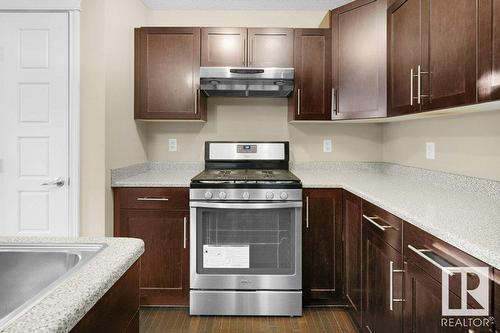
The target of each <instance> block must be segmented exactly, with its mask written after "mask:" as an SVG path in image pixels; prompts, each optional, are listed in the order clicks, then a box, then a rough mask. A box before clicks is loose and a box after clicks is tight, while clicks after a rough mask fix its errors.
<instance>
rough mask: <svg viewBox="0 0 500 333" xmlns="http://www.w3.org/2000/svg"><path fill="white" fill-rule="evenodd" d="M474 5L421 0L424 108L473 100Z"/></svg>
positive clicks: (464, 0) (462, 1) (468, 1)
mask: <svg viewBox="0 0 500 333" xmlns="http://www.w3.org/2000/svg"><path fill="white" fill-rule="evenodd" d="M476 7H477V4H476V1H471V0H422V54H423V55H424V56H423V57H422V71H423V74H422V75H421V80H422V87H421V95H422V96H423V97H422V103H423V104H422V108H423V111H427V110H433V109H442V108H446V107H453V106H460V105H465V104H473V103H475V102H476V22H477V20H476V14H477V8H476ZM426 73H428V74H426ZM417 93H418V87H417Z"/></svg>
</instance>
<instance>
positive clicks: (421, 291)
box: [403, 262, 467, 333]
mask: <svg viewBox="0 0 500 333" xmlns="http://www.w3.org/2000/svg"><path fill="white" fill-rule="evenodd" d="M405 289H406V290H405V297H406V304H405V309H404V320H403V321H404V331H405V332H425V333H441V332H464V331H467V330H466V329H460V328H458V329H457V328H446V327H443V326H441V319H442V318H443V317H442V315H441V313H442V312H441V311H442V302H441V283H439V282H438V281H436V280H434V279H433V278H432V277H431V276H430V275H428V274H426V272H425V271H424V270H422V269H421V268H420V267H418V266H416V265H414V264H413V263H412V262H408V263H406V264H405ZM450 304H453V306H458V307H459V305H460V300H459V298H458V297H457V296H456V295H454V294H452V293H450Z"/></svg>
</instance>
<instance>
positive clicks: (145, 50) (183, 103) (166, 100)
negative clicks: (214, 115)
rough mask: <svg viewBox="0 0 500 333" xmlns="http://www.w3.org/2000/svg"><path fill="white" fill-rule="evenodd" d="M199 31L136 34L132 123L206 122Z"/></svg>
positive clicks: (146, 30) (143, 31) (162, 30)
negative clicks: (190, 120) (192, 120)
mask: <svg viewBox="0 0 500 333" xmlns="http://www.w3.org/2000/svg"><path fill="white" fill-rule="evenodd" d="M199 73H200V28H140V29H136V30H135V119H144V120H148V119H206V100H205V98H204V96H202V94H200V91H199V84H200V78H199Z"/></svg>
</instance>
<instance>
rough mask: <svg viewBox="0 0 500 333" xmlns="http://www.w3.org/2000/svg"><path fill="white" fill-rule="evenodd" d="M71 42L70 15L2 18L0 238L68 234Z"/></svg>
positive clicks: (25, 14)
mask: <svg viewBox="0 0 500 333" xmlns="http://www.w3.org/2000/svg"><path fill="white" fill-rule="evenodd" d="M68 40H69V18H68V13H0V235H36V236H68V232H69V208H68V202H69V200H68V192H69V191H68V174H69V164H68V163H69V159H68V156H69V152H68V149H69V142H68V139H69V136H68V132H69V125H68V120H69V115H68V111H69V89H68V87H69V82H68V80H69V45H68V44H69V42H68ZM58 178H60V179H61V182H59V183H57V184H56V181H55V180H56V179H58Z"/></svg>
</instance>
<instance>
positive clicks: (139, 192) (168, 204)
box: [115, 188, 189, 210]
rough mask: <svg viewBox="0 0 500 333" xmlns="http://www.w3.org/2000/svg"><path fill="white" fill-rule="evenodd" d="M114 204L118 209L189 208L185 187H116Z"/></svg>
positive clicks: (187, 192) (187, 193) (187, 191)
mask: <svg viewBox="0 0 500 333" xmlns="http://www.w3.org/2000/svg"><path fill="white" fill-rule="evenodd" d="M115 206H118V207H119V208H120V209H122V208H128V209H158V208H160V209H174V210H188V209H189V190H188V189H187V188H116V189H115Z"/></svg>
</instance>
